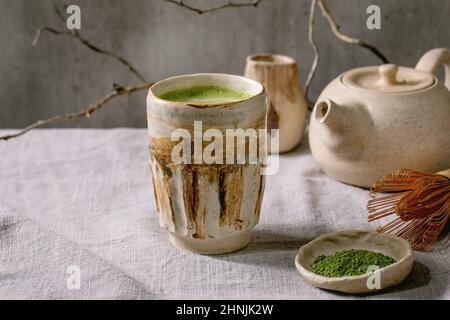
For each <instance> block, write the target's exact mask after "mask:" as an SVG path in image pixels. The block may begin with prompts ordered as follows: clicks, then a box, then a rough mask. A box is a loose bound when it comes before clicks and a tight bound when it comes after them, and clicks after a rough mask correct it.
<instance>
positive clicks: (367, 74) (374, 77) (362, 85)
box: [342, 64, 436, 93]
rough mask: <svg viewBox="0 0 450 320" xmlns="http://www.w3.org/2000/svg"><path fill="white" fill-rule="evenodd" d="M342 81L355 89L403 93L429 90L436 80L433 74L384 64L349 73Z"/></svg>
mask: <svg viewBox="0 0 450 320" xmlns="http://www.w3.org/2000/svg"><path fill="white" fill-rule="evenodd" d="M342 81H343V83H344V84H345V85H347V86H349V87H351V88H354V89H366V90H371V91H376V92H390V93H401V92H411V91H416V90H421V89H425V88H428V87H430V86H431V85H433V84H434V83H435V81H436V80H435V77H434V76H433V75H432V74H431V73H427V72H423V71H419V70H416V69H412V68H407V67H399V66H396V65H394V64H384V65H381V66H375V67H363V68H357V69H352V70H350V71H347V72H346V73H345V74H344V75H343V77H342Z"/></svg>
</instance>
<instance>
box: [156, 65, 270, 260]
mask: <svg viewBox="0 0 450 320" xmlns="http://www.w3.org/2000/svg"><path fill="white" fill-rule="evenodd" d="M201 85H215V86H222V87H228V88H231V89H235V90H241V91H244V92H246V93H248V94H249V95H250V96H251V97H250V98H247V99H245V100H243V101H238V102H230V103H226V104H215V105H205V104H201V105H198V104H193V103H184V102H169V101H164V100H161V99H159V98H158V96H161V95H162V94H164V93H166V92H167V91H171V90H175V89H181V88H189V87H192V86H201ZM265 106H266V105H265V94H264V88H263V87H262V85H261V84H260V83H258V82H256V81H253V80H250V79H247V78H244V77H240V76H233V75H224V74H194V75H187V76H179V77H174V78H170V79H167V80H163V81H160V82H158V83H156V84H155V85H154V86H152V87H151V88H150V91H149V94H148V97H147V119H148V134H149V138H150V167H151V171H152V177H153V185H154V191H155V199H156V204H157V211H158V218H159V223H160V225H161V227H163V228H165V229H167V230H168V231H169V234H170V240H171V241H172V243H173V244H174V245H175V246H177V247H179V248H182V249H186V250H190V251H193V252H197V253H202V254H220V253H226V252H231V251H235V250H239V249H241V248H242V247H245V246H246V245H247V244H248V242H249V239H250V233H249V232H250V230H251V229H252V228H253V227H254V226H255V225H256V224H257V223H258V220H259V213H260V208H261V201H262V196H263V193H264V175H262V174H261V171H262V165H261V164H242V165H237V164H236V165H234V164H211V165H207V164H174V163H173V161H172V158H171V151H172V148H173V146H174V145H176V144H178V143H179V141H174V142H173V141H171V135H172V132H173V131H174V130H175V129H186V130H187V131H189V132H190V133H191V135H193V127H194V121H202V129H203V132H205V131H206V130H207V129H211V128H213V129H219V130H220V131H222V132H225V130H226V129H235V128H242V129H247V128H255V129H263V128H265V113H266V107H265ZM246 150H248V149H247V148H246ZM225 152H226V151H224V153H225ZM259 160H260V162H263V161H264V160H263V159H259ZM192 163H194V162H192Z"/></svg>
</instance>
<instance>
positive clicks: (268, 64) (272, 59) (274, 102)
mask: <svg viewBox="0 0 450 320" xmlns="http://www.w3.org/2000/svg"><path fill="white" fill-rule="evenodd" d="M245 76H246V77H248V78H250V79H254V80H256V81H259V82H261V83H262V84H263V85H264V87H265V89H266V93H267V100H268V108H267V127H268V129H269V130H270V129H279V130H280V131H279V134H280V136H279V137H280V141H279V152H287V151H290V150H292V149H293V148H295V146H297V145H298V144H299V142H300V140H301V138H302V135H303V132H304V129H305V120H306V113H307V111H308V104H307V103H306V100H305V98H304V97H303V93H302V92H301V90H300V85H299V83H298V75H297V64H296V63H295V60H294V59H293V58H291V57H287V56H282V55H277V54H256V55H251V56H249V57H247V65H246V67H245ZM269 151H270V150H269Z"/></svg>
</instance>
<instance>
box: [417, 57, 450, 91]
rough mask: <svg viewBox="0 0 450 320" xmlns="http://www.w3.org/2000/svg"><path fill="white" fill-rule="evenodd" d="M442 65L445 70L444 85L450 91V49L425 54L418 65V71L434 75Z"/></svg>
mask: <svg viewBox="0 0 450 320" xmlns="http://www.w3.org/2000/svg"><path fill="white" fill-rule="evenodd" d="M441 65H443V66H444V68H445V80H444V84H445V86H446V87H447V89H448V90H450V49H447V48H436V49H432V50H430V51H428V52H427V53H425V54H424V55H423V56H422V58H420V60H419V62H418V63H417V65H416V70H420V71H425V72H430V73H434V72H435V71H436V69H437V68H439V67H440V66H441Z"/></svg>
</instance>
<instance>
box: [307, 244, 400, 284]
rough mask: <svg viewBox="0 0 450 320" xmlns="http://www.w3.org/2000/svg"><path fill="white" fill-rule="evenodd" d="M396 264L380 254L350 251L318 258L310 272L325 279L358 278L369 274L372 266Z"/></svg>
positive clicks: (391, 259) (381, 266)
mask: <svg viewBox="0 0 450 320" xmlns="http://www.w3.org/2000/svg"><path fill="white" fill-rule="evenodd" d="M394 262H395V260H394V259H393V258H391V257H388V256H385V255H383V254H381V253H378V252H373V251H367V250H357V249H350V250H343V251H338V252H336V253H335V254H333V255H331V256H323V255H322V256H318V257H317V258H316V259H315V260H314V262H313V264H312V265H311V267H310V270H311V271H312V272H314V273H315V274H318V275H321V276H325V277H344V276H358V275H362V274H365V273H367V271H368V268H369V267H370V266H377V267H379V268H383V267H386V266H388V265H390V264H392V263H394Z"/></svg>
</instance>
